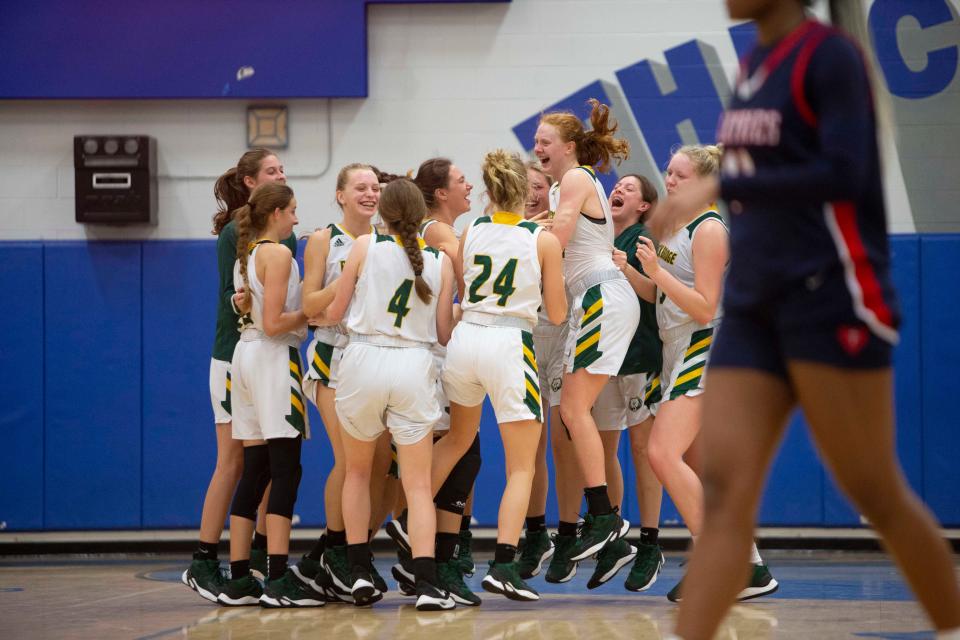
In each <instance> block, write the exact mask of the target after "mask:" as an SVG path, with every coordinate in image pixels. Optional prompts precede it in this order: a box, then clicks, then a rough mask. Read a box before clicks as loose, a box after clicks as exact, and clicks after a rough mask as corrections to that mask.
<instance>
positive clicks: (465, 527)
mask: <svg viewBox="0 0 960 640" xmlns="http://www.w3.org/2000/svg"><path fill="white" fill-rule="evenodd" d="M469 530H470V514H468V513H466V514H464V515H463V516H462V517H461V518H460V531H469Z"/></svg>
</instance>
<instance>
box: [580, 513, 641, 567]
mask: <svg viewBox="0 0 960 640" xmlns="http://www.w3.org/2000/svg"><path fill="white" fill-rule="evenodd" d="M628 531H630V523H629V522H628V521H626V520H624V519H623V518H621V517H620V514H619V513H617V510H616V509H614V510H613V511H611V512H610V513H608V514H605V515H602V516H595V515H592V514H589V513H588V514H587V515H586V516H584V518H583V526H581V527H580V535H579V536H578V537H577V543H576V544H575V545H574V546H573V552H572V553H571V554H570V560H572V561H574V562H579V561H580V560H584V559H586V558H589V557H590V556H592V555H593V554H595V553H598V552H599V551H600V550H601V549H603V547H604V546H606V544H607V543H608V542H613V541H614V540H616V539H618V538H622V537H623V536H625V535H627V532H628Z"/></svg>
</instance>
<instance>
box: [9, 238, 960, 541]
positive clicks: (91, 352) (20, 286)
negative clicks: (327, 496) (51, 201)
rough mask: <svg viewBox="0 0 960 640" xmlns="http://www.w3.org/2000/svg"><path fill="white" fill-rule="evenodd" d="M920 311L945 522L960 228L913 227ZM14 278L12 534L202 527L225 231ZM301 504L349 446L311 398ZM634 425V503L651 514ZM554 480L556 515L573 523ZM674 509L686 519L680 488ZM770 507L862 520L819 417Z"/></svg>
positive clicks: (958, 385) (486, 432) (912, 386)
mask: <svg viewBox="0 0 960 640" xmlns="http://www.w3.org/2000/svg"><path fill="white" fill-rule="evenodd" d="M892 246H893V259H894V269H893V273H894V275H895V278H896V280H897V285H898V288H899V292H900V296H901V300H902V305H903V310H904V325H903V330H902V342H901V344H900V346H899V347H898V348H897V352H896V367H897V369H896V373H897V375H896V391H897V417H898V428H899V431H898V437H897V445H898V449H899V453H900V457H901V461H902V464H903V467H904V470H905V472H906V475H907V477H908V479H909V480H910V482H911V483H912V485H913V487H914V488H915V489H916V490H917V492H918V493H920V494H921V495H922V496H923V498H924V499H925V500H926V502H927V503H928V504H929V505H930V506H931V508H932V509H933V510H934V512H935V513H936V514H937V516H938V517H939V518H940V519H941V520H942V521H943V523H944V524H947V525H951V526H958V525H960V500H958V499H957V498H956V496H955V489H956V487H958V486H960V466H958V465H957V463H956V461H957V460H958V459H960V430H958V429H957V428H956V420H955V410H954V404H953V399H954V398H956V397H957V396H958V395H960V382H958V381H957V377H956V376H955V375H952V370H953V368H954V363H956V362H957V361H958V360H960V344H958V342H957V340H956V338H955V335H954V331H953V330H954V329H955V328H956V327H957V326H960V298H958V297H957V296H956V295H952V294H951V293H950V292H955V291H956V286H955V284H954V283H953V280H952V278H953V274H955V273H957V272H958V271H960V236H954V235H950V236H947V235H939V236H936V235H929V236H915V235H914V236H896V237H894V238H893V241H892ZM0 281H2V282H4V284H5V293H6V296H5V298H6V303H7V311H6V313H3V314H0V433H2V434H3V437H4V443H5V446H4V447H2V448H0V467H2V468H3V469H4V470H5V473H6V481H5V482H3V483H2V484H0V522H3V523H5V526H6V529H7V530H44V529H46V530H53V529H137V528H162V527H196V526H197V525H198V523H199V516H200V507H201V502H202V500H203V493H204V490H205V489H206V486H207V482H208V481H209V477H210V472H211V471H212V468H213V464H214V458H215V440H214V431H213V425H212V414H211V409H210V404H209V395H208V390H207V373H208V366H209V353H210V347H211V341H212V337H213V328H214V300H215V295H216V290H215V289H216V258H215V249H214V244H213V242H212V241H203V240H189V241H170V242H116V243H84V242H22V243H21V242H5V243H0ZM311 419H312V420H313V421H314V434H315V437H314V439H313V440H312V441H310V442H308V443H307V444H306V446H305V447H304V456H303V457H304V462H303V464H304V476H303V483H302V485H301V489H300V497H299V501H298V504H297V508H296V512H297V514H298V515H299V516H300V518H301V523H302V524H304V525H315V526H316V525H321V524H322V522H323V481H324V478H325V475H326V471H327V470H328V469H329V468H330V466H331V465H332V453H331V451H330V446H329V443H328V442H327V439H326V436H325V435H324V431H323V427H322V423H321V422H320V420H319V417H318V416H317V414H316V412H315V411H314V410H313V409H312V408H311ZM482 434H483V435H482V441H483V459H484V463H483V468H482V471H481V476H480V482H479V484H478V486H480V487H483V490H482V491H480V492H478V495H477V497H476V506H475V509H474V513H475V516H476V518H477V519H478V520H479V521H480V522H481V523H484V524H493V523H494V522H495V519H496V512H497V507H498V503H499V498H500V492H501V490H502V488H503V485H504V474H503V458H502V453H501V449H500V439H499V435H498V434H497V429H496V425H495V423H494V422H493V419H492V413H491V412H489V411H487V412H486V413H485V414H484V423H483V427H482ZM629 457H630V455H629V444H628V440H627V438H626V436H624V439H623V445H622V447H621V460H622V461H623V463H624V465H625V484H626V500H625V506H624V513H625V514H626V516H627V517H628V518H629V519H631V520H632V521H638V520H639V514H638V512H637V507H636V503H635V500H636V492H635V490H634V488H633V471H632V465H631V464H630V460H629ZM555 505H556V501H555V497H554V495H553V492H552V491H551V495H550V498H549V500H548V509H547V518H548V521H551V522H556V519H557V516H556V506H555ZM662 518H663V521H664V522H665V523H669V522H670V521H677V520H678V516H677V513H676V510H675V509H674V507H673V505H672V504H671V503H670V502H669V499H665V500H664V508H663V515H662ZM760 520H761V522H762V523H764V524H770V525H815V526H817V525H825V526H842V525H848V524H856V523H858V522H859V517H858V515H857V514H856V513H855V512H854V511H853V510H852V509H851V508H850V506H849V505H848V504H847V503H846V501H845V500H844V499H843V498H842V496H841V495H840V494H839V493H838V492H837V490H836V489H835V488H834V485H833V484H832V482H831V481H830V480H829V478H827V477H826V476H825V475H824V473H823V470H822V468H821V466H820V463H819V462H818V460H817V457H816V454H815V452H814V449H813V446H812V445H811V443H810V440H809V437H808V435H807V432H806V429H805V427H804V425H803V420H802V418H801V417H800V416H796V417H795V418H794V420H793V421H792V423H791V426H790V428H789V430H788V432H787V435H786V438H785V441H784V444H783V447H782V450H781V452H780V454H779V456H778V458H777V461H776V463H775V466H774V469H773V471H772V473H771V476H770V481H769V483H768V485H767V490H766V493H765V495H764V501H763V505H762V507H761V512H760Z"/></svg>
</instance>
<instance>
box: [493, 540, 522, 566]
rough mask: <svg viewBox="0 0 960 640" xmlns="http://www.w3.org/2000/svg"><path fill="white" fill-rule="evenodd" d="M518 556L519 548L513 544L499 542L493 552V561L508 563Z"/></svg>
mask: <svg viewBox="0 0 960 640" xmlns="http://www.w3.org/2000/svg"><path fill="white" fill-rule="evenodd" d="M516 558H517V548H516V547H515V546H513V545H512V544H501V543H499V542H498V543H497V546H496V548H495V550H494V552H493V561H494V562H496V563H497V564H507V563H510V562H513V561H514V560H515V559H516Z"/></svg>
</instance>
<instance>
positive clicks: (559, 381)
mask: <svg viewBox="0 0 960 640" xmlns="http://www.w3.org/2000/svg"><path fill="white" fill-rule="evenodd" d="M562 386H563V378H554V379H553V380H551V381H550V390H551V391H560V387H562Z"/></svg>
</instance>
